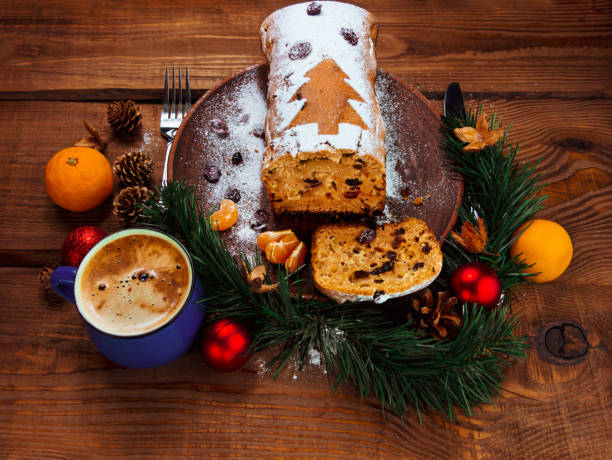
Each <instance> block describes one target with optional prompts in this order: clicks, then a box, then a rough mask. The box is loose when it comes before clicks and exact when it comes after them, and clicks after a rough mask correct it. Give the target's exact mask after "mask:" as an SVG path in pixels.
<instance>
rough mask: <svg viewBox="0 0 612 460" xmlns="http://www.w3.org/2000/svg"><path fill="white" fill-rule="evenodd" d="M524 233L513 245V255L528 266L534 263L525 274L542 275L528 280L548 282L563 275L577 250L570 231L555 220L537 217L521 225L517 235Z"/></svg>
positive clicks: (511, 250)
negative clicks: (574, 248)
mask: <svg viewBox="0 0 612 460" xmlns="http://www.w3.org/2000/svg"><path fill="white" fill-rule="evenodd" d="M528 225H529V226H528ZM527 226H528V227H527ZM523 230H525V231H523ZM521 232H523V233H522V234H521V235H520V236H519V237H518V238H517V239H516V241H515V242H514V244H513V245H512V246H511V247H510V255H511V256H512V257H514V256H517V255H518V256H519V259H525V262H526V263H527V264H528V265H531V264H534V265H533V266H532V267H529V268H527V269H525V273H539V274H538V275H536V276H530V277H528V278H527V279H528V280H530V281H533V282H535V283H546V282H547V281H552V280H554V279H556V278H558V277H559V276H561V274H562V273H563V272H564V271H565V269H566V268H567V267H568V266H569V264H570V261H571V260H572V255H573V252H574V250H573V247H572V240H571V239H570V236H569V235H568V233H567V231H565V229H564V228H563V227H562V226H561V225H559V224H557V223H556V222H553V221H552V220H546V219H533V220H530V221H528V222H525V223H524V224H523V225H521V226H520V228H519V229H518V230H517V231H516V233H515V235H518V234H519V233H521Z"/></svg>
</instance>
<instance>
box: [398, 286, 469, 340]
mask: <svg viewBox="0 0 612 460" xmlns="http://www.w3.org/2000/svg"><path fill="white" fill-rule="evenodd" d="M410 305H411V306H412V309H413V311H411V312H409V313H408V319H410V318H414V320H415V322H416V324H417V329H419V330H426V331H427V332H428V333H429V334H431V335H432V336H433V337H435V338H436V339H438V340H440V339H444V338H446V337H449V336H451V337H452V336H455V335H456V334H458V333H459V329H460V327H461V317H460V316H459V314H458V313H457V312H456V311H455V309H454V306H455V305H457V298H456V297H450V294H449V292H448V291H443V292H438V295H437V299H436V306H435V307H434V296H433V293H432V292H431V289H425V290H424V291H422V293H421V296H420V297H418V296H415V297H412V298H411V299H410Z"/></svg>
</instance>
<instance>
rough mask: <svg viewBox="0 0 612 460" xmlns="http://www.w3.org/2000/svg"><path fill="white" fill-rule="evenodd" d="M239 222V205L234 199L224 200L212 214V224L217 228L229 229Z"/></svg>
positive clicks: (221, 229)
mask: <svg viewBox="0 0 612 460" xmlns="http://www.w3.org/2000/svg"><path fill="white" fill-rule="evenodd" d="M236 222H238V206H236V203H234V202H233V201H232V200H223V201H221V205H220V206H219V209H218V210H217V211H216V212H213V213H212V214H211V216H210V224H211V225H212V228H213V229H215V230H219V231H223V230H227V229H228V228H230V227H231V226H233V225H234V224H235V223H236Z"/></svg>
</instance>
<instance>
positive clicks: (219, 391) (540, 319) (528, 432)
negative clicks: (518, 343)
mask: <svg viewBox="0 0 612 460" xmlns="http://www.w3.org/2000/svg"><path fill="white" fill-rule="evenodd" d="M36 275H37V271H36V270H35V269H32V268H0V289H1V290H2V292H3V296H4V299H5V300H4V301H5V302H6V305H8V306H10V307H11V310H10V314H8V315H5V319H4V321H2V322H0V347H2V350H3V353H2V354H0V427H1V428H0V456H2V457H7V456H8V457H10V456H17V457H20V456H22V455H26V456H28V457H36V458H40V457H46V456H58V457H75V456H79V457H81V456H86V457H90V456H91V455H92V454H94V455H96V456H109V455H119V454H121V455H138V456H147V455H155V456H172V457H175V456H177V455H184V456H202V455H204V456H207V455H220V456H225V455H231V456H241V455H244V456H254V457H257V456H263V455H275V456H289V455H297V456H308V457H315V456H324V457H325V458H330V457H333V458H343V457H347V456H349V455H353V456H358V457H363V458H372V457H380V456H389V457H390V458H416V459H431V458H441V459H446V458H449V459H450V458H486V459H492V458H500V459H501V458H542V457H546V458H573V459H580V458H606V457H607V458H609V455H610V454H612V446H611V445H610V434H611V430H612V414H611V413H610V410H609V397H610V392H611V390H612V388H611V385H612V383H611V382H612V378H611V377H612V376H611V373H610V367H609V365H608V363H609V362H610V359H611V358H612V356H611V355H610V349H609V347H608V346H607V345H606V344H607V343H609V340H610V330H611V328H612V324H611V320H610V316H609V315H608V314H607V312H608V310H609V305H608V303H609V301H608V299H609V298H611V297H612V288H611V287H610V286H605V287H602V286H595V285H583V286H579V285H570V284H567V283H561V282H554V283H550V284H546V285H539V286H536V285H531V284H529V285H527V286H525V287H524V288H523V296H522V298H521V300H520V302H519V303H518V304H515V307H514V308H515V312H516V313H517V314H518V316H519V319H520V320H521V321H522V322H523V323H524V326H523V328H522V330H521V331H520V333H523V334H525V335H526V336H527V337H528V338H529V341H530V344H531V351H530V355H529V358H528V359H527V360H526V361H525V362H523V363H520V364H517V365H516V366H514V367H513V368H511V369H510V370H509V371H508V372H507V373H506V377H507V380H506V381H505V382H504V383H503V385H502V387H503V390H502V393H501V395H500V396H499V397H497V398H495V401H494V403H495V406H496V407H495V408H494V407H489V406H486V407H484V408H483V410H478V411H476V414H475V416H474V417H472V418H467V417H465V416H461V417H460V420H459V423H458V424H456V425H455V424H451V423H450V422H449V421H448V420H447V418H446V417H445V416H443V415H442V414H439V413H431V414H425V415H424V418H423V424H422V425H419V424H418V422H417V420H416V417H415V415H414V414H413V413H410V414H409V415H408V418H407V419H406V420H405V421H404V422H400V421H399V420H398V419H397V418H396V417H388V418H387V419H386V420H384V419H383V418H382V414H381V412H380V407H379V405H378V403H377V402H376V401H375V400H373V399H367V400H365V401H363V400H361V399H360V398H359V396H358V394H357V393H356V391H355V388H353V387H352V386H346V387H342V388H340V389H339V390H338V391H337V392H335V393H333V392H331V391H330V387H329V382H327V378H326V376H325V375H324V374H323V372H322V369H321V368H320V367H319V366H314V365H311V366H308V368H307V369H306V370H305V371H304V372H302V373H299V372H296V371H295V368H294V365H293V364H291V365H290V367H289V369H288V370H287V371H286V372H285V373H284V374H283V375H282V376H281V377H280V378H279V380H278V381H274V380H273V379H272V378H271V377H270V376H269V375H264V374H262V369H263V363H264V361H265V358H266V356H262V355H258V356H255V357H253V358H252V359H251V361H250V362H249V363H248V364H247V366H246V367H245V368H243V369H242V370H240V371H237V372H234V373H229V374H224V373H218V372H214V371H211V370H210V369H208V368H207V367H206V366H205V365H204V364H203V363H202V361H201V359H200V357H199V352H198V346H199V340H197V341H196V345H195V346H194V348H193V349H192V350H191V351H190V352H189V353H188V354H187V355H185V356H183V357H182V358H180V359H179V360H177V361H175V362H174V363H172V364H169V365H166V366H163V367H161V368H158V369H154V370H127V369H121V368H118V367H116V366H114V365H113V364H112V363H110V362H108V361H107V360H106V359H104V358H103V357H102V356H100V355H98V354H97V353H96V351H95V348H94V346H93V345H92V344H91V343H90V342H89V340H88V338H87V334H86V332H85V328H84V327H83V325H82V321H81V319H80V318H79V316H78V314H77V313H76V310H75V308H74V307H73V306H72V305H70V304H68V303H65V302H64V303H62V304H60V305H55V304H50V303H48V302H47V301H46V300H45V299H44V298H43V297H42V292H41V290H39V289H37V288H36V285H35V283H36ZM562 323H572V324H576V325H579V326H580V327H582V328H583V329H584V331H585V333H586V337H587V340H588V342H589V346H590V348H589V350H588V352H587V354H586V355H585V356H584V357H583V358H581V359H578V360H573V361H567V362H563V363H559V362H555V361H554V360H551V359H550V357H549V356H547V355H546V354H545V353H543V352H542V351H541V350H539V349H538V348H537V347H536V344H537V343H539V342H541V341H542V337H543V334H544V333H545V331H546V330H547V329H548V327H550V326H551V325H556V324H562Z"/></svg>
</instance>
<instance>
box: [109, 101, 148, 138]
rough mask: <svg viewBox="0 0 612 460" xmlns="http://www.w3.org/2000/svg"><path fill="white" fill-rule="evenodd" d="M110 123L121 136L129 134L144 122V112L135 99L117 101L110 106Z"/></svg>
mask: <svg viewBox="0 0 612 460" xmlns="http://www.w3.org/2000/svg"><path fill="white" fill-rule="evenodd" d="M108 123H109V124H110V125H111V127H112V128H113V130H114V131H115V132H116V133H117V134H118V135H119V136H129V135H130V134H133V133H134V131H136V129H137V128H138V127H139V126H140V125H141V124H142V114H141V113H140V110H139V109H138V107H136V104H135V103H134V101H132V100H127V101H116V102H113V103H112V104H110V105H109V106H108Z"/></svg>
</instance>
